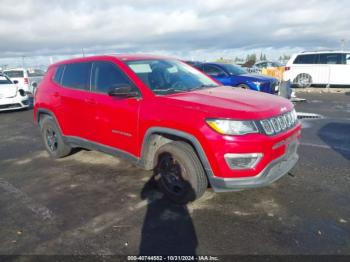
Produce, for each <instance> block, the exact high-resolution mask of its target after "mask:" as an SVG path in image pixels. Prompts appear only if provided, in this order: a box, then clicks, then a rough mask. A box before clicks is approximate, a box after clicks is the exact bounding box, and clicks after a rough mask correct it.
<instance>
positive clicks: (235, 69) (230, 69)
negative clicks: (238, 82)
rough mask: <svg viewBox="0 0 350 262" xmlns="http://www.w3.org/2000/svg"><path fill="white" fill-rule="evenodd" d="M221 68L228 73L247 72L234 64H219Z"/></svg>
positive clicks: (238, 73)
mask: <svg viewBox="0 0 350 262" xmlns="http://www.w3.org/2000/svg"><path fill="white" fill-rule="evenodd" d="M221 66H222V67H223V68H225V70H226V71H227V72H228V73H229V74H230V75H243V74H248V72H247V71H246V70H244V69H243V68H242V67H240V66H235V65H231V64H221Z"/></svg>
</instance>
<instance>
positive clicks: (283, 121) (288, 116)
mask: <svg viewBox="0 0 350 262" xmlns="http://www.w3.org/2000/svg"><path fill="white" fill-rule="evenodd" d="M297 122H298V118H297V114H296V112H295V110H294V109H293V110H292V111H290V112H287V113H285V114H282V115H279V116H276V117H272V118H269V119H264V120H261V121H260V125H261V127H262V129H263V130H264V132H265V134H267V135H276V134H279V133H282V132H284V131H286V130H288V129H290V128H292V127H293V126H295V125H296V123H297Z"/></svg>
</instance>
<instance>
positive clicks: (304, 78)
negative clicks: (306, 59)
mask: <svg viewBox="0 0 350 262" xmlns="http://www.w3.org/2000/svg"><path fill="white" fill-rule="evenodd" d="M293 84H294V85H296V86H297V87H298V88H307V87H310V86H311V85H312V77H311V76H310V75H309V74H305V73H302V74H299V75H297V77H296V78H295V79H294V80H293Z"/></svg>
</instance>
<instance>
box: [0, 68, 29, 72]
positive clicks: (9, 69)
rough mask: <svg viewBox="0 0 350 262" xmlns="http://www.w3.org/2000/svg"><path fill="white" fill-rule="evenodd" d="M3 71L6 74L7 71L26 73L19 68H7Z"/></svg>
mask: <svg viewBox="0 0 350 262" xmlns="http://www.w3.org/2000/svg"><path fill="white" fill-rule="evenodd" d="M3 71H4V72H5V71H25V69H24V68H20V67H18V68H7V69H4V70H3Z"/></svg>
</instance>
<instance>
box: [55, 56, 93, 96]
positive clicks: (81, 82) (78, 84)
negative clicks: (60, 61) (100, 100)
mask: <svg viewBox="0 0 350 262" xmlns="http://www.w3.org/2000/svg"><path fill="white" fill-rule="evenodd" d="M90 71H91V63H89V62H87V63H73V64H67V65H66V66H65V70H64V72H63V77H62V85H63V86H65V87H70V88H74V89H80V90H89V89H90Z"/></svg>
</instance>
